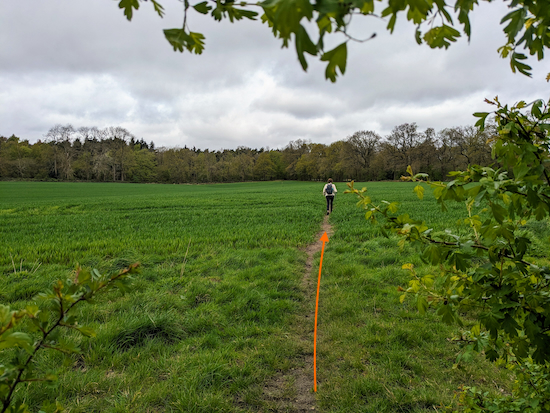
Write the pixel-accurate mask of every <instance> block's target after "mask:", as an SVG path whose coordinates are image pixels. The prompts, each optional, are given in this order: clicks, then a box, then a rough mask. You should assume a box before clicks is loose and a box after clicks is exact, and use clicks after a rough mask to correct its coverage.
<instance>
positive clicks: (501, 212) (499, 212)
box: [491, 203, 508, 224]
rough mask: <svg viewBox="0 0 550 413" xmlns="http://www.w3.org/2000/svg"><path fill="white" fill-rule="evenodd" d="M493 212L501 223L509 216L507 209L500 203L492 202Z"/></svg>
mask: <svg viewBox="0 0 550 413" xmlns="http://www.w3.org/2000/svg"><path fill="white" fill-rule="evenodd" d="M491 212H492V213H493V216H494V217H495V219H496V220H497V222H498V223H499V224H502V223H503V222H504V219H505V218H506V217H507V215H508V212H507V211H506V209H505V208H504V207H502V206H500V205H499V204H495V203H491Z"/></svg>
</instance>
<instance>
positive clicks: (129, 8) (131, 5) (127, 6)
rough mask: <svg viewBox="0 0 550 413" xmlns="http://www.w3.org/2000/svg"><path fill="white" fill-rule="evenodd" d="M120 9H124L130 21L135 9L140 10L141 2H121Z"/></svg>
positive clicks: (132, 0) (135, 0)
mask: <svg viewBox="0 0 550 413" xmlns="http://www.w3.org/2000/svg"><path fill="white" fill-rule="evenodd" d="M118 8H119V9H124V15H125V16H126V18H127V19H128V20H132V16H133V9H136V10H137V9H139V1H138V0H120V3H118Z"/></svg>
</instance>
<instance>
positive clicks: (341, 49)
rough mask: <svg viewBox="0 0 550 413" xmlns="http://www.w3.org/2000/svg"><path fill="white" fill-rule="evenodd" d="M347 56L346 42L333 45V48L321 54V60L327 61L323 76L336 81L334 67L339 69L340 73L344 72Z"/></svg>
mask: <svg viewBox="0 0 550 413" xmlns="http://www.w3.org/2000/svg"><path fill="white" fill-rule="evenodd" d="M347 58H348V46H347V43H342V44H341V45H339V46H337V47H335V48H334V49H332V50H330V51H328V52H326V53H324V54H323V56H321V61H323V62H328V64H327V69H326V71H325V77H326V78H327V79H330V80H331V82H336V76H337V75H338V74H337V72H336V68H339V69H340V73H341V74H344V73H345V72H346V61H347Z"/></svg>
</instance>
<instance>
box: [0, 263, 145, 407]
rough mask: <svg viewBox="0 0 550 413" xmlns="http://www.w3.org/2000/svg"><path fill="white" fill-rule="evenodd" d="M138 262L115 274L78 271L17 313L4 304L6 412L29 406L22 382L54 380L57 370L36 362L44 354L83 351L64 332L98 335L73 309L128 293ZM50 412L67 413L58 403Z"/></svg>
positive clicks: (2, 392)
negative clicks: (20, 393)
mask: <svg viewBox="0 0 550 413" xmlns="http://www.w3.org/2000/svg"><path fill="white" fill-rule="evenodd" d="M138 266H139V264H132V265H130V266H128V267H127V268H124V269H122V270H120V271H118V272H116V273H114V274H100V273H99V272H98V271H97V270H95V269H94V270H92V271H88V270H85V269H82V268H80V267H79V268H78V269H77V270H76V272H75V274H74V278H72V279H69V280H67V281H66V282H62V281H60V280H58V281H57V282H56V283H55V284H54V285H53V288H52V290H51V291H50V292H47V293H41V294H39V295H38V296H37V297H36V300H37V301H38V302H40V303H41V305H40V306H38V305H35V304H33V305H27V306H26V307H25V308H24V309H22V310H12V309H11V308H10V307H9V306H6V305H0V352H2V353H4V354H3V356H6V357H7V356H9V357H10V360H9V361H6V360H5V361H4V362H3V363H4V364H2V365H0V402H1V403H2V410H1V412H2V413H5V412H13V413H15V412H17V413H26V412H28V411H29V408H28V406H27V405H26V404H25V403H24V402H22V401H21V400H20V399H21V398H19V399H17V400H16V389H17V387H18V386H19V385H20V384H22V383H31V382H39V381H41V382H53V381H55V380H57V377H56V375H55V374H54V373H53V372H38V371H36V369H35V366H34V362H35V359H36V355H37V353H38V352H39V351H41V350H43V349H45V350H55V351H59V352H61V353H63V354H66V355H69V354H72V353H78V352H80V349H79V348H78V347H77V346H76V345H74V344H73V343H71V342H70V341H68V340H67V339H66V337H64V336H62V335H61V334H60V330H61V328H62V327H63V328H66V329H69V330H76V331H78V332H79V333H81V334H82V335H84V336H86V337H92V336H94V335H95V333H94V331H93V330H92V329H90V328H89V327H86V326H82V325H80V324H79V323H78V320H77V317H76V316H75V314H74V308H75V307H76V306H78V305H79V304H80V303H82V302H89V303H91V302H92V300H93V298H94V297H95V296H96V295H97V294H98V293H100V292H106V291H108V290H111V289H113V288H118V289H120V290H122V291H126V290H127V289H128V286H129V282H130V276H131V275H132V274H134V273H136V271H137V268H138ZM44 409H46V410H47V411H55V412H58V411H62V407H61V405H60V404H59V403H57V402H56V403H55V404H51V405H50V404H48V405H47V406H45V407H44Z"/></svg>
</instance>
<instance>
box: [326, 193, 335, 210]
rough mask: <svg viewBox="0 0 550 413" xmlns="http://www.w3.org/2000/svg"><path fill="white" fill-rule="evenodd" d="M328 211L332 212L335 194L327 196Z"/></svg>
mask: <svg viewBox="0 0 550 413" xmlns="http://www.w3.org/2000/svg"><path fill="white" fill-rule="evenodd" d="M326 198H327V212H332V202H333V201H334V195H332V196H327V197H326Z"/></svg>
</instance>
